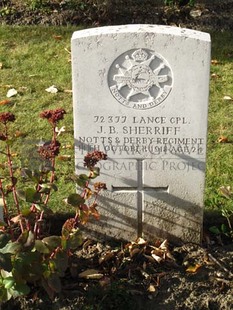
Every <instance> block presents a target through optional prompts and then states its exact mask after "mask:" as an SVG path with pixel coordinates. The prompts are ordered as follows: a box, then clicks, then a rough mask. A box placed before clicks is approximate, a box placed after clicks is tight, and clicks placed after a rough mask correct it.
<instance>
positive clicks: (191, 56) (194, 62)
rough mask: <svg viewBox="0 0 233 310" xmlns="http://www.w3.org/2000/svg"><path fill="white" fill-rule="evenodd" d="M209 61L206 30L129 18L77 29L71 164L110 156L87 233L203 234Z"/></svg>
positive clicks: (79, 166) (79, 167) (176, 237)
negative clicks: (96, 215)
mask: <svg viewBox="0 0 233 310" xmlns="http://www.w3.org/2000/svg"><path fill="white" fill-rule="evenodd" d="M209 66H210V37H209V35H208V34H207V33H202V32H198V31H192V30H188V29H182V28H176V27H166V26H157V25H126V26H113V27H102V28H94V29H88V30H81V31H77V32H75V33H74V34H73V37H72V77H73V103H74V128H75V133H74V134H75V157H76V172H77V173H82V172H83V169H84V168H83V156H84V155H85V154H86V153H87V152H90V151H92V150H95V149H98V150H100V151H104V152H105V153H107V155H108V160H107V161H103V162H101V163H100V165H99V166H100V168H101V176H100V177H99V179H98V180H99V181H103V182H106V183H107V188H108V190H107V191H105V192H104V193H103V194H102V195H101V197H100V199H99V211H100V214H101V219H100V220H99V221H98V222H96V221H95V222H93V223H92V224H90V225H88V227H89V233H90V234H91V235H92V236H97V235H98V236H102V237H104V238H107V237H115V238H118V239H119V238H120V239H121V238H122V239H126V240H134V239H136V238H137V237H138V236H143V237H144V238H147V239H151V240H153V239H156V238H157V237H160V238H169V239H170V240H173V241H180V240H182V241H190V242H199V241H200V237H201V229H202V220H203V189H204V180H205V161H206V135H207V110H208V93H209Z"/></svg>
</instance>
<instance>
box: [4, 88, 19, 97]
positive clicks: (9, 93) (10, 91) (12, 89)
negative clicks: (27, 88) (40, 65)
mask: <svg viewBox="0 0 233 310" xmlns="http://www.w3.org/2000/svg"><path fill="white" fill-rule="evenodd" d="M17 93H18V92H17V90H16V89H14V88H11V89H9V90H8V92H7V95H6V96H7V98H10V97H13V96H16V95H17Z"/></svg>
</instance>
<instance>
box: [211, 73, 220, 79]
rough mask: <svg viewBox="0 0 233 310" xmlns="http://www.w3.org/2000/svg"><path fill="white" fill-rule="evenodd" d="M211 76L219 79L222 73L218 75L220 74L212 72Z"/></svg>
mask: <svg viewBox="0 0 233 310" xmlns="http://www.w3.org/2000/svg"><path fill="white" fill-rule="evenodd" d="M211 77H212V78H213V79H218V78H219V77H220V75H218V74H216V73H212V74H211Z"/></svg>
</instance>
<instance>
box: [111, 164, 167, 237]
mask: <svg viewBox="0 0 233 310" xmlns="http://www.w3.org/2000/svg"><path fill="white" fill-rule="evenodd" d="M143 168H144V165H143V159H137V187H126V186H122V187H119V186H112V190H113V191H114V192H124V193H125V192H129V193H130V192H131V193H137V236H138V237H142V234H143V217H144V216H143V213H144V193H145V192H166V193H168V190H169V186H164V187H149V186H144V185H143V180H144V169H143Z"/></svg>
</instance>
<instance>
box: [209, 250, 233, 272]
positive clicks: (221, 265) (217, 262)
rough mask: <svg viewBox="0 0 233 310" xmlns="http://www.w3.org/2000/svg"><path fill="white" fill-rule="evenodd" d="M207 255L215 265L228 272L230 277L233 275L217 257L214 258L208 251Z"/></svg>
mask: <svg viewBox="0 0 233 310" xmlns="http://www.w3.org/2000/svg"><path fill="white" fill-rule="evenodd" d="M208 256H209V258H210V259H211V260H212V261H213V262H214V263H215V264H216V265H218V266H219V267H220V268H221V269H223V270H224V271H225V272H226V273H228V274H229V276H230V277H233V273H232V272H231V271H230V270H229V269H227V268H226V267H225V266H223V264H222V263H221V262H220V261H219V260H218V259H217V258H215V257H214V256H213V255H212V254H210V253H208Z"/></svg>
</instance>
